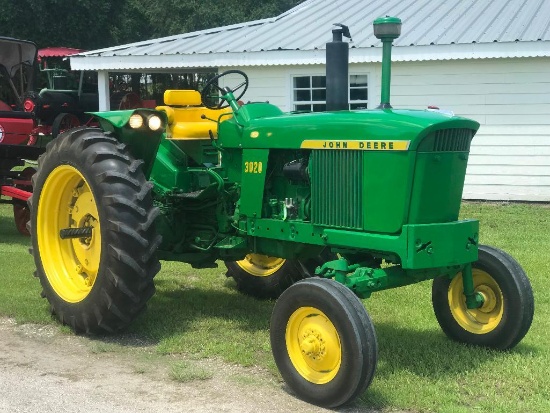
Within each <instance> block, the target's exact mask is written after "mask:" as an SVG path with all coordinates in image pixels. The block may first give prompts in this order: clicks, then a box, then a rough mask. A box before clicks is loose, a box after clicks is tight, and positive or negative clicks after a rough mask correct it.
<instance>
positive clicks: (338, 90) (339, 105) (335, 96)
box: [326, 23, 351, 111]
mask: <svg viewBox="0 0 550 413" xmlns="http://www.w3.org/2000/svg"><path fill="white" fill-rule="evenodd" d="M335 26H338V28H334V29H332V42H328V43H327V54H326V59H327V64H326V79H327V86H326V87H327V111H331V110H348V109H349V102H348V90H349V76H348V64H349V63H348V62H349V45H348V43H347V42H344V41H343V40H342V37H347V38H348V39H350V40H351V35H350V32H349V28H348V26H344V25H343V24H338V23H337V24H335Z"/></svg>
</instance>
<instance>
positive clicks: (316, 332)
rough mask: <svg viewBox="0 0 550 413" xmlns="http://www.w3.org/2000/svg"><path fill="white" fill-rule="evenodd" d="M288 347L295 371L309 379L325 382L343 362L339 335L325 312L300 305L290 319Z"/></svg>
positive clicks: (287, 328)
mask: <svg viewBox="0 0 550 413" xmlns="http://www.w3.org/2000/svg"><path fill="white" fill-rule="evenodd" d="M285 340H286V346H287V351H288V355H289V357H290V361H291V362H292V364H293V365H294V368H295V369H296V371H297V372H298V373H299V374H300V375H301V376H302V377H303V378H304V379H306V380H307V381H309V382H311V383H314V384H326V383H328V382H329V381H331V380H332V379H333V378H334V377H335V376H336V374H338V371H339V370H340V364H341V362H342V347H341V344H340V336H339V335H338V332H337V331H336V328H335V327H334V324H332V322H331V321H330V319H329V318H328V317H327V316H326V314H325V313H323V312H322V311H320V310H318V309H316V308H313V307H300V308H298V309H297V310H296V311H294V313H292V315H291V316H290V318H289V319H288V323H287V325H286V335H285Z"/></svg>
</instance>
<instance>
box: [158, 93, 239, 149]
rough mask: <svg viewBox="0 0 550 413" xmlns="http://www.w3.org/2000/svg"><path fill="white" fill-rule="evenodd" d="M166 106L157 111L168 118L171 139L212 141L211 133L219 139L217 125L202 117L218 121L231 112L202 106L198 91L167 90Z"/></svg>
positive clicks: (165, 95)
mask: <svg viewBox="0 0 550 413" xmlns="http://www.w3.org/2000/svg"><path fill="white" fill-rule="evenodd" d="M164 104H165V105H166V106H157V108H156V109H157V110H160V111H163V112H165V113H166V116H167V117H168V131H167V132H168V138H169V139H210V135H209V133H208V132H209V131H212V133H213V134H214V137H217V124H216V123H215V122H212V121H211V120H208V119H203V118H202V117H201V116H202V115H204V116H206V118H210V119H215V120H218V118H219V117H220V115H221V114H223V113H227V112H230V109H229V108H224V109H221V110H214V109H208V108H206V107H204V106H202V101H201V95H200V93H199V92H197V91H196V90H167V91H165V92H164ZM229 117H230V116H224V118H223V119H224V120H225V119H228V118H229Z"/></svg>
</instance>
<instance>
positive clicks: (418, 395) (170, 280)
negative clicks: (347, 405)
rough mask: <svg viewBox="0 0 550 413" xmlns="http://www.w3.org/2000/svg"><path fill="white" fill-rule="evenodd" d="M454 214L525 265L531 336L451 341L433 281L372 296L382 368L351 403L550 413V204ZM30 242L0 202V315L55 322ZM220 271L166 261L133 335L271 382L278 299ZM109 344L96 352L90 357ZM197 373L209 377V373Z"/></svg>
mask: <svg viewBox="0 0 550 413" xmlns="http://www.w3.org/2000/svg"><path fill="white" fill-rule="evenodd" d="M462 216H463V217H469V218H476V219H479V220H480V222H481V231H480V233H481V242H482V243H485V244H489V245H493V246H496V247H499V248H502V249H504V250H506V251H507V252H508V253H510V254H511V255H512V256H514V257H515V258H516V259H517V260H518V261H519V262H520V263H521V264H522V266H523V267H524V268H525V270H526V272H527V274H528V275H529V277H530V279H531V283H532V286H533V290H534V294H535V318H534V320H533V325H532V327H531V330H530V332H529V333H528V334H527V336H526V337H525V339H524V340H523V341H522V342H521V343H520V344H519V345H518V346H517V347H516V348H515V349H513V350H512V351H509V352H497V351H490V350H485V349H479V348H475V347H469V346H464V345H460V344H457V343H454V342H452V341H450V340H448V339H447V338H446V337H445V336H444V334H443V333H442V332H441V330H440V328H439V326H438V324H437V321H436V320H435V317H434V315H433V311H432V308H431V298H430V291H431V285H430V283H429V282H426V283H421V284H417V285H413V286H408V287H403V288H398V289H394V290H389V291H384V292H380V293H375V294H373V296H372V297H371V298H370V299H368V300H365V306H366V307H367V309H368V311H369V313H370V315H371V317H372V319H373V321H374V323H375V327H376V332H377V335H378V342H379V361H378V368H377V371H376V375H375V377H374V380H373V382H372V384H371V386H370V387H369V389H368V390H367V391H366V392H365V393H364V394H363V395H362V396H361V397H360V400H359V401H358V402H357V404H358V405H359V406H363V407H365V408H376V409H382V410H388V411H391V410H396V409H405V410H410V411H419V412H424V411H435V412H453V413H454V412H470V411H478V412H495V411H498V412H510V413H511V412H514V413H515V412H548V411H550V374H549V373H548V370H549V368H550V345H549V343H550V281H549V278H548V275H549V274H550V261H549V260H548V257H549V253H548V251H549V250H550V208H548V207H547V206H541V205H521V204H501V205H495V204H482V203H468V204H465V205H464V206H463V212H462ZM28 247H29V240H28V239H27V238H25V237H21V236H19V235H18V234H17V233H16V230H15V226H14V225H13V222H12V218H11V208H9V207H8V206H0V263H1V265H2V267H3V268H2V271H0V314H3V315H9V316H12V317H15V318H16V320H17V321H19V322H37V323H53V321H52V320H51V319H50V317H49V315H48V311H47V304H46V302H45V300H43V299H41V298H40V296H39V293H40V287H39V282H38V280H37V279H35V278H33V277H32V272H33V270H34V264H33V261H32V258H31V256H30V255H29V254H28V251H27V250H28ZM224 272H225V269H224V268H223V265H221V266H220V268H219V269H214V270H194V269H192V268H191V267H189V266H187V265H185V264H181V263H170V262H163V268H162V270H161V272H160V273H159V275H158V276H157V278H156V286H157V293H156V294H155V296H154V297H153V298H152V299H151V301H150V304H149V307H148V310H147V311H146V312H145V313H144V314H143V315H141V316H140V317H139V318H138V319H137V320H136V321H135V322H134V323H133V324H132V325H131V327H130V329H129V331H130V333H131V334H132V335H134V336H139V337H142V338H143V339H144V340H147V342H152V343H154V348H155V349H156V351H157V353H158V354H160V355H163V354H182V355H185V357H186V358H202V357H204V358H213V359H221V360H224V361H226V362H229V363H237V364H241V365H244V366H252V365H257V366H260V367H262V368H265V369H266V370H268V371H270V372H271V373H272V374H273V375H278V373H277V370H276V367H275V365H274V362H273V359H272V356H271V350H270V345H269V317H270V314H271V311H272V309H273V305H274V302H272V301H258V300H254V299H251V298H249V297H246V296H243V295H241V294H239V293H238V292H236V290H235V288H234V284H233V282H232V281H230V280H227V279H226V278H225V277H224V275H223V274H224ZM110 349H111V347H110V345H106V346H102V345H100V344H98V345H97V346H96V351H98V352H101V351H110ZM173 363H174V364H173V366H172V368H171V375H172V377H173V378H174V379H175V380H182V381H186V380H194V379H197V377H194V376H193V375H199V376H200V374H198V373H197V371H196V370H195V367H189V365H188V364H186V363H183V364H182V363H181V361H175V362H173ZM202 373H204V374H205V376H204V377H205V378H208V377H209V374H210V373H209V372H208V371H204V372H202ZM186 375H187V376H186ZM189 375H190V376H191V379H189V377H188V376H189ZM178 377H179V378H178ZM193 377H194V378H193ZM198 378H200V377H198Z"/></svg>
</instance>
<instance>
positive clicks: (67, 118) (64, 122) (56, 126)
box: [52, 113, 80, 139]
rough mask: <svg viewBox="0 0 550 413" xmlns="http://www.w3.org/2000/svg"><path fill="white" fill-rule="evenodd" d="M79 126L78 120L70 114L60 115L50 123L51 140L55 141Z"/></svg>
mask: <svg viewBox="0 0 550 413" xmlns="http://www.w3.org/2000/svg"><path fill="white" fill-rule="evenodd" d="M79 126H80V119H78V117H77V116H76V115H73V114H72V113H60V114H59V115H57V116H56V117H55V119H54V120H53V123H52V138H53V139H56V138H57V137H58V136H59V135H60V134H61V133H63V132H65V131H68V130H69V129H73V128H77V127H79Z"/></svg>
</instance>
